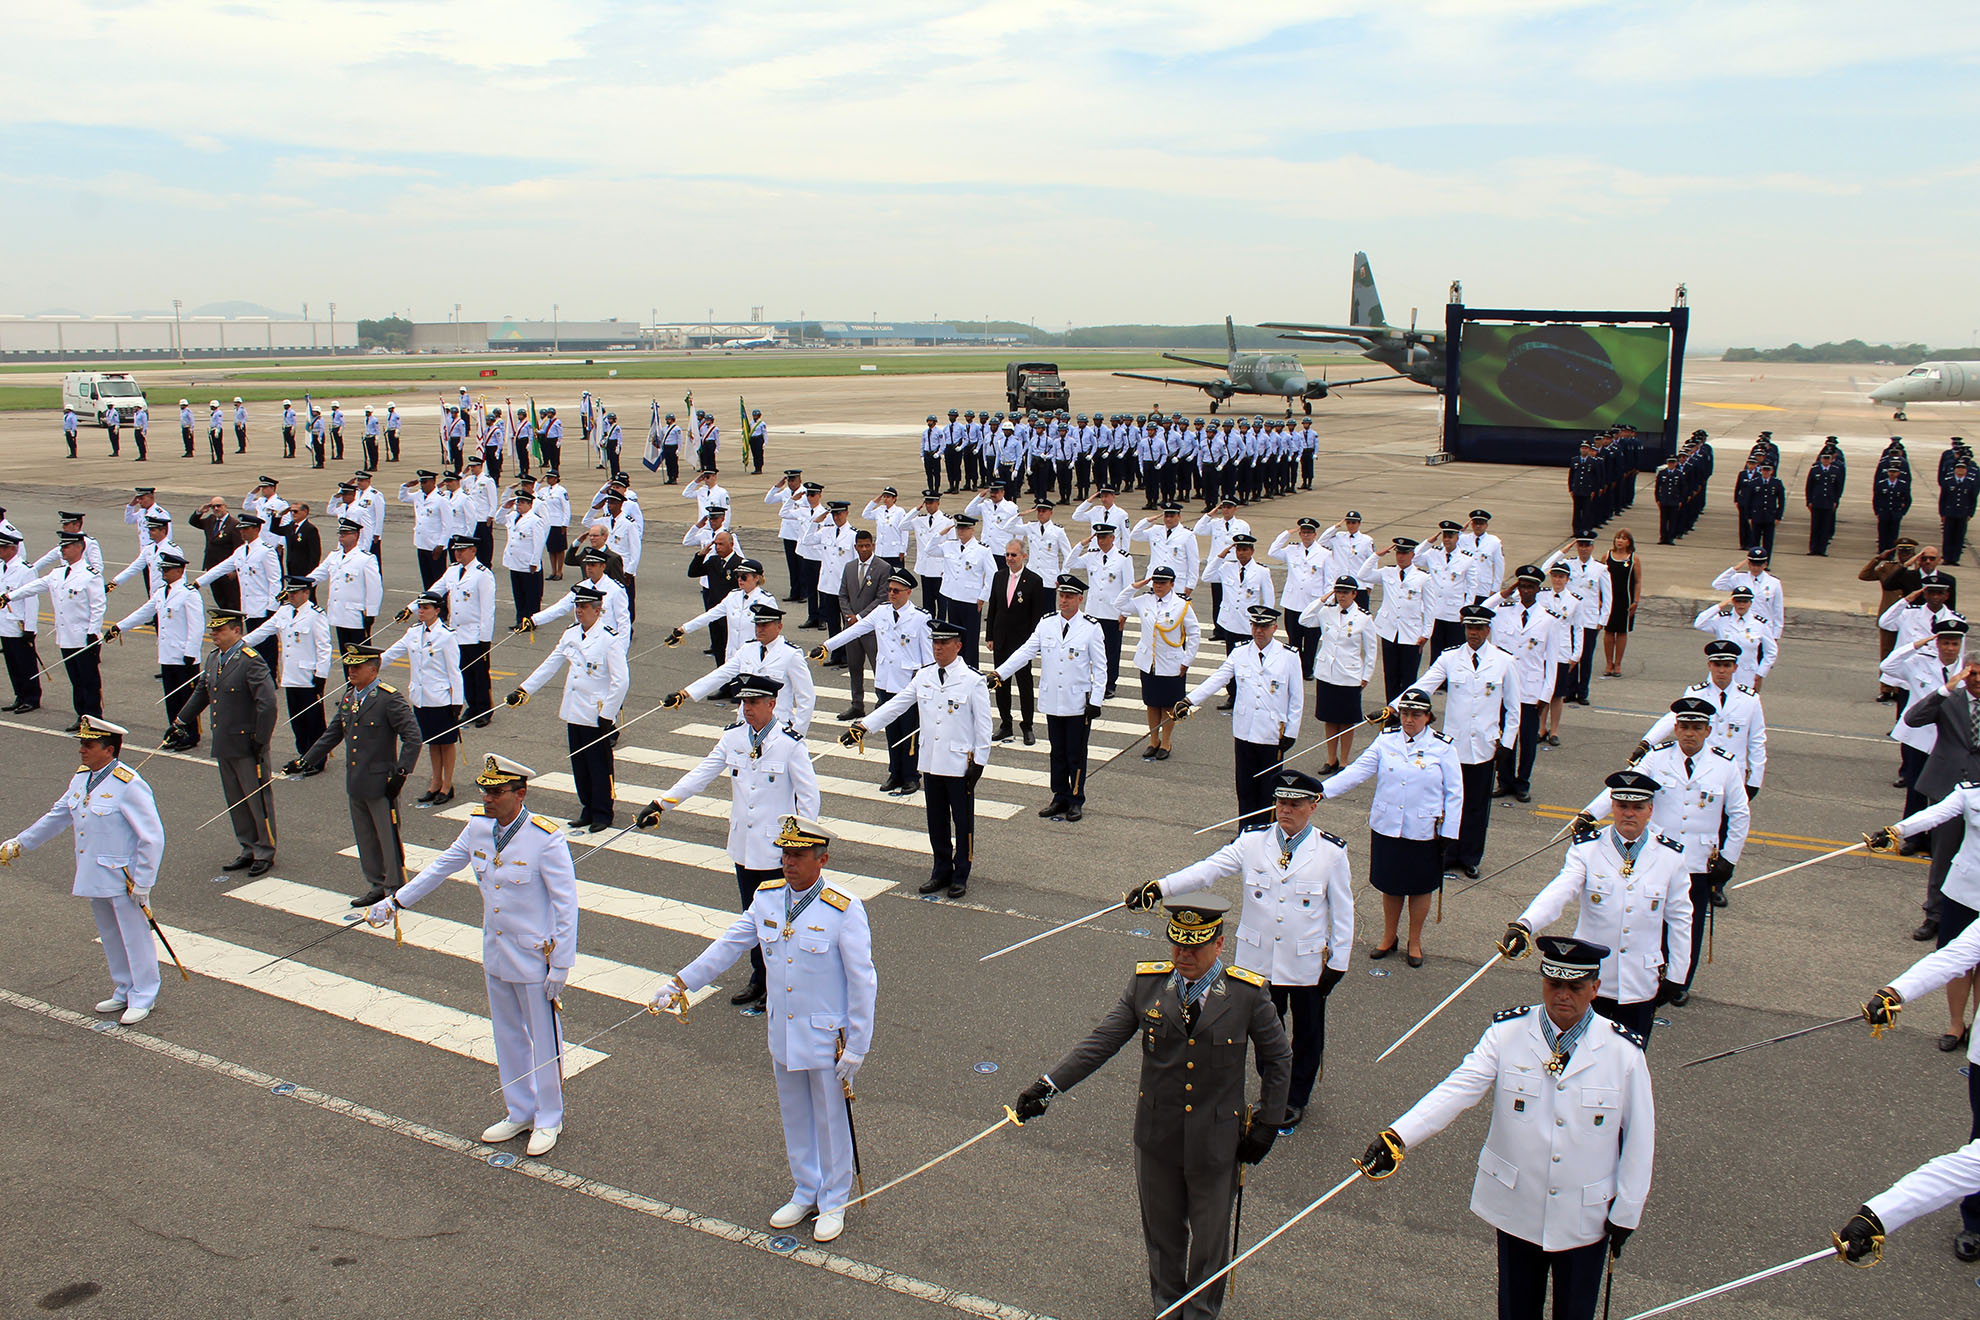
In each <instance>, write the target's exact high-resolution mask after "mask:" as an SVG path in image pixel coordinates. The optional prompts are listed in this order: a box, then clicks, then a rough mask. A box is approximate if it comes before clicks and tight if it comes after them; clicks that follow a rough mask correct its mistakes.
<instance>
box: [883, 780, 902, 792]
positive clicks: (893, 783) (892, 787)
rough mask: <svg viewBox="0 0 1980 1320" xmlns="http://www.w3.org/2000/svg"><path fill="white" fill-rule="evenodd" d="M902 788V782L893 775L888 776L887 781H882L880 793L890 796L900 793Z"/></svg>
mask: <svg viewBox="0 0 1980 1320" xmlns="http://www.w3.org/2000/svg"><path fill="white" fill-rule="evenodd" d="M900 787H901V781H900V780H898V779H896V778H894V776H892V775H888V776H887V777H886V778H885V779H883V780H881V781H880V791H881V792H882V793H888V794H892V793H896V792H899V791H900Z"/></svg>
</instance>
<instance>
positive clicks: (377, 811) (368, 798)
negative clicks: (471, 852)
mask: <svg viewBox="0 0 1980 1320" xmlns="http://www.w3.org/2000/svg"><path fill="white" fill-rule="evenodd" d="M380 654H381V652H380V651H379V649H378V648H377V647H375V646H363V645H354V646H347V647H345V648H344V654H343V664H344V695H343V697H342V699H340V700H339V701H338V702H337V710H336V714H335V716H334V717H333V718H332V719H331V721H330V724H329V727H327V728H326V729H324V731H323V736H322V737H321V738H318V739H317V740H316V742H315V743H314V744H313V745H312V746H311V747H310V748H309V750H308V751H306V752H304V753H303V754H302V755H301V756H299V757H297V758H296V759H295V760H293V761H291V762H289V763H288V764H287V765H285V766H283V767H282V771H283V773H285V774H292V775H293V774H305V775H313V774H315V773H316V772H317V771H319V770H321V769H322V768H323V763H324V761H325V760H327V759H328V758H329V756H330V753H331V752H332V751H334V750H335V749H336V747H337V745H338V744H339V743H342V744H343V748H344V791H345V792H346V793H348V794H350V798H351V832H352V833H353V834H355V835H356V836H357V850H358V865H359V866H361V867H362V868H363V869H364V878H365V879H366V880H368V881H370V882H371V889H370V891H369V892H367V893H366V894H365V895H364V896H363V897H362V898H354V899H352V900H351V906H352V907H354V908H361V907H370V906H371V905H372V904H373V903H378V902H382V901H383V900H384V898H385V896H386V895H387V894H395V893H397V892H398V890H399V886H400V885H401V884H403V883H404V882H405V878H406V848H405V842H404V840H403V839H401V838H400V836H399V790H400V789H401V788H403V787H404V786H405V782H406V776H407V775H410V774H411V773H412V772H413V767H414V766H415V765H417V764H419V748H420V737H419V721H418V720H417V719H415V718H414V717H413V710H412V703H411V702H410V701H408V700H406V694H405V693H403V692H401V691H399V690H398V689H397V688H395V687H393V686H392V685H391V684H390V683H381V682H379V681H378V657H379V655H380Z"/></svg>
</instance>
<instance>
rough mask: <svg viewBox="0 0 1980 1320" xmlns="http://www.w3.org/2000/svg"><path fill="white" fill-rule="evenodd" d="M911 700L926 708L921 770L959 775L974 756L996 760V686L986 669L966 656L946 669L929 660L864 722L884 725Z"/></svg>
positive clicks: (986, 761)
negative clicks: (992, 733) (993, 729)
mask: <svg viewBox="0 0 1980 1320" xmlns="http://www.w3.org/2000/svg"><path fill="white" fill-rule="evenodd" d="M910 704H912V705H915V706H916V707H917V708H918V709H919V710H920V712H921V735H920V737H919V738H918V739H917V742H919V744H920V750H919V753H918V757H919V759H918V760H917V762H916V766H917V768H918V769H919V770H920V771H921V773H923V774H926V775H948V776H950V777H952V778H959V777H961V776H962V775H964V774H965V773H967V772H968V770H969V765H970V762H971V761H974V762H976V764H978V765H989V764H990V688H989V685H988V684H986V683H985V682H984V681H983V675H982V674H980V673H978V672H977V671H976V670H974V669H971V668H970V667H969V666H968V665H966V664H964V663H963V662H962V660H961V659H960V658H958V659H955V660H952V661H950V662H949V666H948V668H946V669H944V668H943V667H942V666H940V665H938V664H933V663H930V664H927V665H924V666H923V667H922V668H920V669H917V670H915V671H914V674H913V676H912V677H911V678H909V679H908V681H907V683H906V685H905V686H903V687H902V688H901V690H900V691H899V692H896V693H895V694H894V695H893V696H891V697H889V698H888V699H887V700H886V701H884V702H882V703H881V704H880V706H879V707H878V708H876V709H875V710H874V712H873V713H872V714H871V715H868V716H867V717H866V718H865V719H864V720H862V721H861V723H862V724H864V725H865V726H866V727H867V729H869V730H878V729H884V728H886V727H887V726H888V725H889V724H892V723H893V722H894V720H895V719H897V718H898V717H899V716H900V715H901V714H902V713H903V712H905V711H906V710H907V708H908V706H909V705H910Z"/></svg>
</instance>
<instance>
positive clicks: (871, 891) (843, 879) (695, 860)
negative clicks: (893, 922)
mask: <svg viewBox="0 0 1980 1320" xmlns="http://www.w3.org/2000/svg"><path fill="white" fill-rule="evenodd" d="M474 810H476V808H473V807H470V806H468V805H467V804H466V803H461V804H459V805H456V806H452V807H449V808H447V810H445V811H443V812H441V813H439V814H440V815H441V816H442V817H444V818H445V819H448V820H458V821H465V820H466V819H467V818H468V813H469V812H470V811H474ZM610 837H611V836H610V834H605V835H601V836H598V837H596V838H593V836H591V835H588V834H578V835H575V836H573V837H572V839H571V847H572V849H573V850H574V852H582V851H583V850H584V849H585V848H588V847H592V846H594V845H595V844H597V843H601V842H603V841H604V840H605V839H607V838H610ZM586 840H590V842H589V843H587V842H586ZM605 851H606V852H613V853H625V854H627V855H628V856H632V857H643V858H645V859H647V860H648V861H656V862H675V863H678V864H679V865H682V866H691V867H693V868H694V869H695V870H697V871H714V872H716V873H717V874H720V875H725V876H727V877H729V879H730V880H731V881H733V880H734V879H735V878H736V864H735V863H734V862H732V861H730V860H729V853H728V850H727V849H725V848H715V847H711V846H709V845H708V844H705V843H689V842H688V841H687V840H685V839H670V838H667V837H666V836H664V835H658V834H646V833H640V832H635V833H632V834H627V835H625V836H623V837H622V838H617V839H613V840H612V842H610V843H608V844H606V845H605ZM344 852H345V855H347V856H352V857H355V856H356V855H357V850H356V849H355V847H353V848H348V849H345V850H344ZM415 853H422V854H426V860H427V861H431V860H432V859H433V858H434V857H437V856H439V855H440V854H439V850H437V849H428V848H419V847H416V846H415V845H413V844H407V845H406V859H407V863H408V864H409V865H410V864H411V861H412V858H413V856H414V854H415ZM421 865H422V866H424V865H425V862H422V863H421ZM898 883H899V882H898V881H895V880H882V879H880V878H879V877H878V876H871V875H854V874H852V873H850V872H847V871H841V870H840V869H839V868H838V867H836V866H834V867H833V868H832V887H833V888H834V889H837V890H839V891H840V892H841V893H846V894H851V895H852V896H853V897H855V898H857V899H859V900H860V901H861V902H862V903H863V902H865V901H867V900H868V899H870V898H872V897H873V896H874V895H875V894H884V893H885V892H887V891H888V890H889V889H892V888H893V887H894V886H895V885H896V884H898ZM578 884H579V886H580V887H582V886H583V885H584V881H582V880H580V881H579V882H578ZM600 888H603V886H600ZM619 892H620V893H626V894H632V893H634V892H635V891H631V890H621V891H619ZM637 897H640V898H648V897H650V896H649V895H644V894H639V895H637ZM656 901H659V902H671V901H672V900H670V899H659V900H656ZM681 906H691V905H688V904H683V905H681ZM598 910H599V911H604V910H605V909H603V908H600V909H598ZM701 911H704V912H711V911H714V909H712V908H703V909H701ZM634 920H638V918H634ZM734 920H735V914H734V913H732V912H724V913H722V924H721V925H720V926H718V927H716V928H715V930H714V931H713V932H712V933H711V934H710V935H709V936H708V938H710V939H713V938H714V937H715V936H716V935H719V934H721V933H722V932H723V931H724V930H727V929H728V926H729V923H730V922H731V921H734ZM649 924H659V923H649ZM677 929H685V928H677Z"/></svg>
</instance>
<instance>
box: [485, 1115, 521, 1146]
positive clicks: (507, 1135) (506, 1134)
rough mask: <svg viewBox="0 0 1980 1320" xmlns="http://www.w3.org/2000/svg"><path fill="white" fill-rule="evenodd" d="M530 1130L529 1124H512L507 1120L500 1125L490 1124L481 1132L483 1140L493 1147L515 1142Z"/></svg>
mask: <svg viewBox="0 0 1980 1320" xmlns="http://www.w3.org/2000/svg"><path fill="white" fill-rule="evenodd" d="M528 1130H529V1124H527V1123H512V1122H510V1121H509V1120H508V1119H506V1118H505V1119H503V1120H502V1121H501V1122H499V1123H490V1124H489V1125H488V1126H487V1127H485V1128H483V1129H482V1130H481V1139H482V1140H483V1141H485V1142H487V1143H488V1144H489V1145H491V1146H492V1145H494V1144H496V1143H497V1142H502V1141H510V1140H513V1139H514V1138H516V1137H519V1136H521V1135H522V1134H523V1133H525V1132H527V1131H528Z"/></svg>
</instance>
